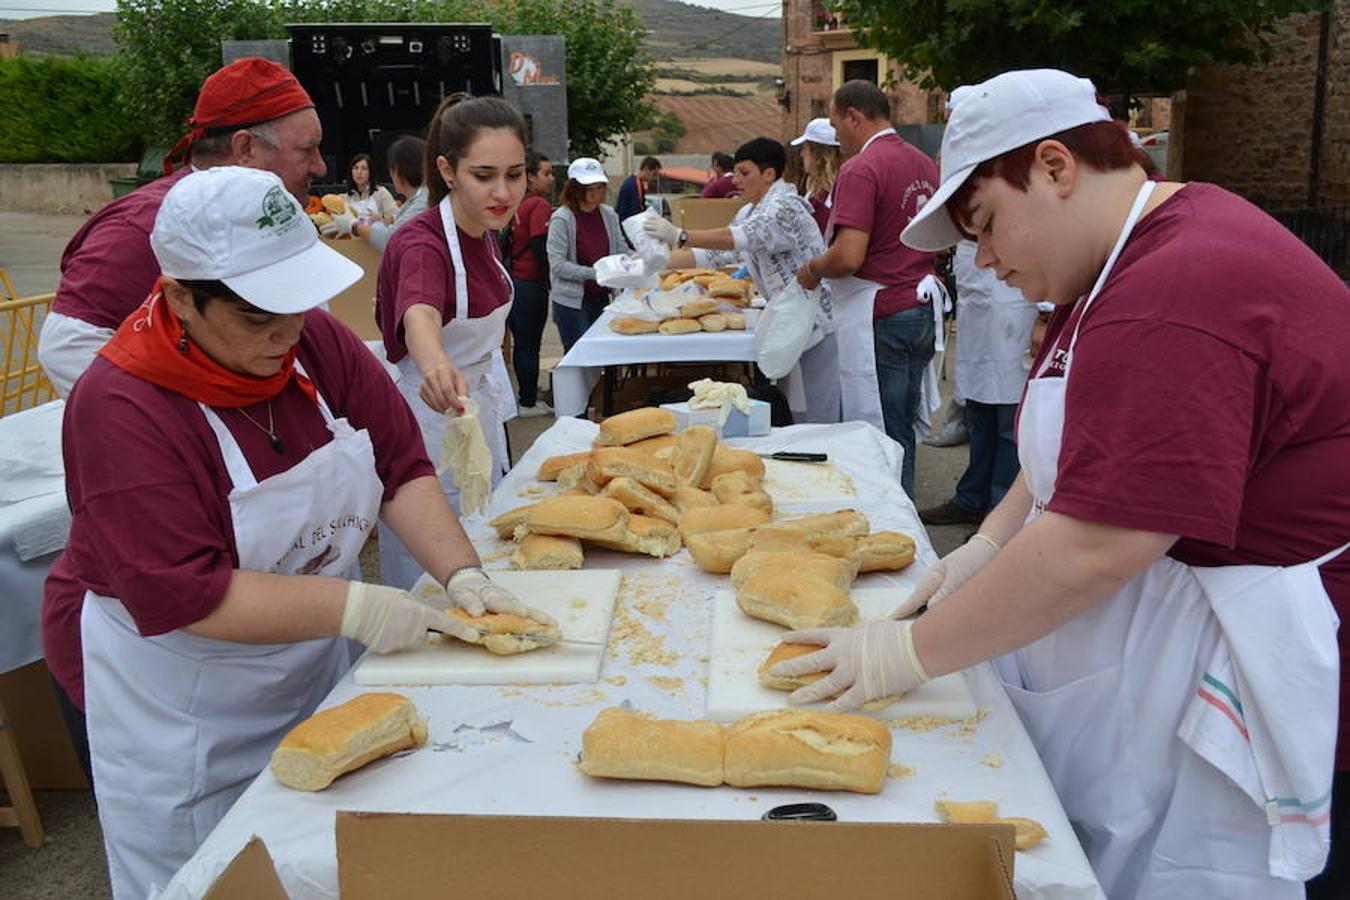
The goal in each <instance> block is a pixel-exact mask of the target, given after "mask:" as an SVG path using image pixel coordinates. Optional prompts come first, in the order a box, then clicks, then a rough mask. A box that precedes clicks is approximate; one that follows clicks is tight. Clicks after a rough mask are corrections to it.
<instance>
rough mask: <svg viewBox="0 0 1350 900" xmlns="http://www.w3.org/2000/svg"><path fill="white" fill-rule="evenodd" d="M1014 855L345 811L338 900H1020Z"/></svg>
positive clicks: (809, 831)
mask: <svg viewBox="0 0 1350 900" xmlns="http://www.w3.org/2000/svg"><path fill="white" fill-rule="evenodd" d="M814 797H815V795H813V799H814ZM504 847H510V848H512V849H511V851H510V852H509V853H508V856H509V857H510V860H509V861H504V858H503V855H502V854H503V848H504ZM447 848H453V852H447ZM1013 854H1014V850H1013V828H1012V826H1011V825H909V824H896V823H857V822H760V821H748V822H727V821H690V820H678V821H676V820H666V819H587V818H563V817H552V816H468V815H413V814H397V813H359V812H339V813H338V814H337V857H338V859H337V862H338V889H339V891H340V893H341V896H342V898H343V900H386V898H389V897H399V898H416V897H428V898H430V897H438V898H439V897H446V896H457V897H473V898H475V900H495V898H502V900H506V898H512V900H515V898H522V897H531V898H533V897H550V898H559V900H571V898H577V900H582V898H585V900H590V898H600V897H606V898H608V897H614V898H641V900H688V898H690V897H697V898H700V900H714V898H728V900H731V898H736V900H741V898H760V897H772V898H774V900H807V898H810V900H819V898H824V897H838V896H847V897H849V898H850V900H882V898H885V900H896V898H901V897H903V898H904V900H1013V898H1014V893H1013V887H1012V883H1013V882H1012V877H1013V862H1014V860H1013ZM494 860H495V861H496V862H495V863H494V862H493V861H494ZM470 861H473V862H470Z"/></svg>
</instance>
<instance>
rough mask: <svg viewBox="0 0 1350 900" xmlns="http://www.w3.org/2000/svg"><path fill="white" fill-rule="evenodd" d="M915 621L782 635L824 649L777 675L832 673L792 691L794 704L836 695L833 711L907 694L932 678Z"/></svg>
mask: <svg viewBox="0 0 1350 900" xmlns="http://www.w3.org/2000/svg"><path fill="white" fill-rule="evenodd" d="M913 624H914V623H912V622H908V621H906V622H895V621H891V620H889V619H882V620H881V621H878V622H868V623H866V624H864V625H859V626H857V627H856V628H808V629H806V630H804V631H791V632H788V633H787V634H785V635H783V640H784V641H785V642H791V643H794V644H820V645H821V647H822V649H820V650H817V651H816V652H815V653H807V654H806V655H804V656H798V657H797V658H795V659H789V660H786V661H785V662H780V663H779V664H778V665H776V666H774V667H773V669H772V670H771V671H772V673H773V674H775V675H783V676H788V675H806V674H807V673H810V672H820V671H823V670H827V669H828V670H830V674H828V675H826V676H825V677H824V678H822V679H820V680H819V681H814V682H812V683H811V684H808V685H807V686H806V687H802V688H798V689H797V690H795V691H793V692H792V693H791V694H790V695H789V696H788V699H789V700H790V701H792V702H793V703H815V702H816V701H817V700H824V699H825V698H827V697H834V696H835V695H836V694H838V695H839V696H838V697H836V699H835V701H834V702H833V703H831V704H830V706H829V708H830V709H832V710H845V709H856V708H857V707H859V706H862V705H863V704H864V703H866V702H867V701H869V700H876V699H878V698H881V697H889V696H891V695H894V694H907V693H909V692H910V691H912V690H914V689H915V688H916V687H918V686H919V685H921V684H923V683H924V682H925V681H927V680H928V673H927V672H925V671H924V669H923V664H922V663H920V662H919V656H918V654H916V653H915V652H914V636H913V634H911V631H910V629H911V628H912V626H913Z"/></svg>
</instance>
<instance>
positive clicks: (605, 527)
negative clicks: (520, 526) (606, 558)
mask: <svg viewBox="0 0 1350 900" xmlns="http://www.w3.org/2000/svg"><path fill="white" fill-rule="evenodd" d="M525 530H526V531H528V532H530V533H532V534H559V535H563V536H565V537H574V538H581V539H582V540H587V541H594V540H619V539H621V538H623V537H624V536H625V535H626V534H627V533H628V510H627V509H625V508H624V505H623V504H622V503H620V502H619V501H617V500H613V499H611V498H609V497H578V496H570V497H550V498H548V499H547V500H541V501H539V502H538V503H536V504H535V505H534V506H532V507H530V509H529V511H528V512H527V513H526V515H525Z"/></svg>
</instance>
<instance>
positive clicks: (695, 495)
mask: <svg viewBox="0 0 1350 900" xmlns="http://www.w3.org/2000/svg"><path fill="white" fill-rule="evenodd" d="M670 502H671V503H674V504H675V508H676V509H678V510H679V511H680V515H684V514H685V513H687V512H689V510H691V509H697V508H698V507H700V506H717V505H718V504H717V498H716V497H714V496H713V495H712V494H710V493H708V492H707V491H705V490H701V489H699V488H696V487H676V488H675V493H673V494H671V495H670Z"/></svg>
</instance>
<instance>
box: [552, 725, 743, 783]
mask: <svg viewBox="0 0 1350 900" xmlns="http://www.w3.org/2000/svg"><path fill="white" fill-rule="evenodd" d="M723 743H724V740H723V731H722V726H720V725H718V724H716V723H714V722H701V721H695V722H683V721H677V720H673V719H655V718H652V717H651V716H649V715H646V714H644V713H639V712H630V711H628V710H625V709H620V708H618V707H610V708H609V709H605V710H601V711H600V714H599V715H598V716H596V717H595V720H594V721H593V722H591V724H590V725H589V726H588V727H587V728H586V731H585V732H584V733H583V734H582V735H581V763H580V765H579V766H578V767H579V768H580V769H581V771H582V772H584V773H585V774H587V775H590V776H591V777H593V778H630V779H636V780H639V781H677V782H681V783H684V784H696V785H702V786H704V787H716V786H717V785H719V784H721V783H722V748H723Z"/></svg>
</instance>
